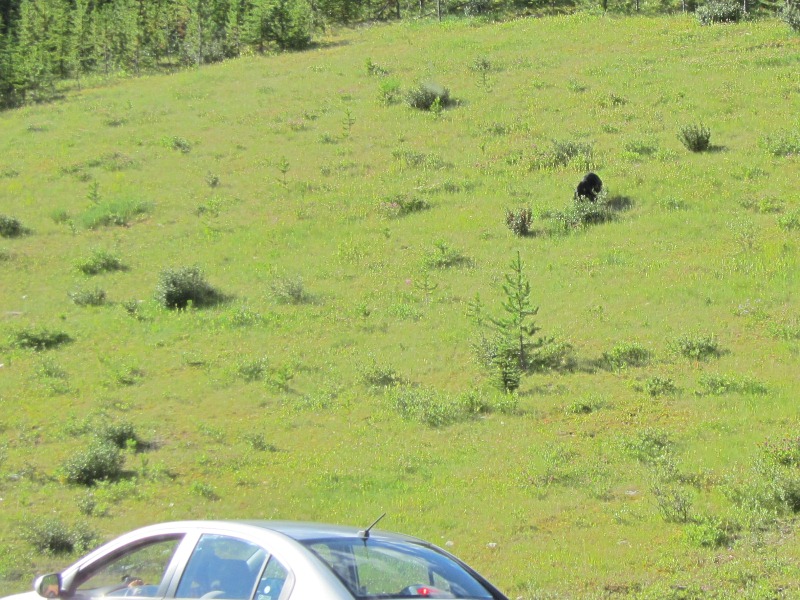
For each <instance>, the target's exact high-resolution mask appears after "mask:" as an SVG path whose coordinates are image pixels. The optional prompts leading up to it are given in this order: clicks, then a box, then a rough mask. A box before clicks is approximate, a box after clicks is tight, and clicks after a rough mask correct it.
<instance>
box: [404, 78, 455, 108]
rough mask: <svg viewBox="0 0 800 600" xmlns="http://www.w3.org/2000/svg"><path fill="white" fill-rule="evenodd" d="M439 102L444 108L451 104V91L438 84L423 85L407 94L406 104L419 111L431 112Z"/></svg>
mask: <svg viewBox="0 0 800 600" xmlns="http://www.w3.org/2000/svg"><path fill="white" fill-rule="evenodd" d="M437 101H438V103H439V106H441V107H442V108H444V107H446V106H449V105H450V103H451V100H450V90H448V89H447V88H446V87H443V86H441V85H439V84H438V83H430V82H428V83H421V84H419V85H418V86H417V87H415V88H411V89H410V90H408V92H407V93H406V103H407V104H408V105H409V106H410V107H411V108H416V109H418V110H431V109H432V108H433V106H434V104H435V103H436V102H437Z"/></svg>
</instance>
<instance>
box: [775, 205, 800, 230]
mask: <svg viewBox="0 0 800 600" xmlns="http://www.w3.org/2000/svg"><path fill="white" fill-rule="evenodd" d="M778 226H779V227H780V228H781V229H785V230H786V231H793V230H796V229H800V210H793V211H792V212H788V213H786V214H785V215H781V216H780V217H778Z"/></svg>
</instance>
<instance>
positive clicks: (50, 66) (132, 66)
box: [0, 0, 349, 107]
mask: <svg viewBox="0 0 800 600" xmlns="http://www.w3.org/2000/svg"><path fill="white" fill-rule="evenodd" d="M348 1H349V0H322V5H321V6H318V7H313V8H312V5H311V4H310V3H309V2H308V0H0V105H1V106H4V107H9V106H16V105H20V104H24V103H25V102H29V101H37V100H42V99H46V98H48V97H50V96H52V95H53V94H54V93H55V84H56V82H57V81H58V80H61V79H72V80H76V81H78V82H79V81H80V78H81V77H83V76H86V75H88V74H92V73H101V74H108V73H112V72H127V73H133V74H137V73H140V72H142V71H145V70H153V69H159V68H165V67H166V68H171V67H176V66H181V65H197V64H202V63H207V62H213V61H218V60H222V59H224V58H230V57H235V56H239V55H240V54H241V53H242V52H245V51H249V49H253V50H255V51H257V52H266V51H270V50H273V49H277V50H293V49H302V48H305V47H307V46H308V45H309V44H310V43H311V33H312V31H313V28H314V26H315V18H318V17H315V13H316V14H318V15H323V14H324V13H323V12H320V11H321V10H323V9H327V10H333V9H337V6H338V5H346V4H347V2H348ZM328 5H330V6H328Z"/></svg>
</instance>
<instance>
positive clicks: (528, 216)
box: [506, 207, 533, 237]
mask: <svg viewBox="0 0 800 600" xmlns="http://www.w3.org/2000/svg"><path fill="white" fill-rule="evenodd" d="M532 221H533V211H531V209H530V208H528V207H524V208H519V209H517V210H511V209H509V208H507V209H506V226H507V227H508V228H509V229H510V230H511V231H512V232H513V233H514V235H518V236H520V237H522V236H526V235H528V234H529V233H530V231H531V222H532Z"/></svg>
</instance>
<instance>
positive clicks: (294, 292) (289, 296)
mask: <svg viewBox="0 0 800 600" xmlns="http://www.w3.org/2000/svg"><path fill="white" fill-rule="evenodd" d="M270 295H271V296H272V298H273V299H274V300H275V301H276V302H277V303H278V304H306V303H307V302H310V301H311V296H310V295H309V293H308V292H307V291H306V288H305V284H304V283H303V278H302V277H300V276H293V277H291V276H290V277H278V278H276V279H274V280H273V281H272V283H271V284H270Z"/></svg>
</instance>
